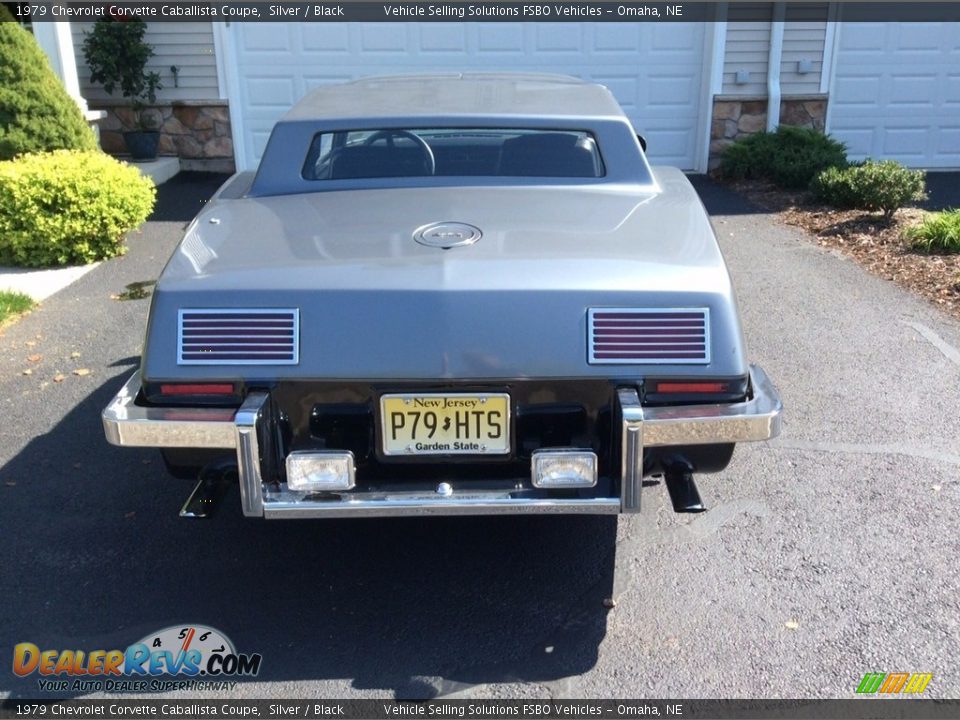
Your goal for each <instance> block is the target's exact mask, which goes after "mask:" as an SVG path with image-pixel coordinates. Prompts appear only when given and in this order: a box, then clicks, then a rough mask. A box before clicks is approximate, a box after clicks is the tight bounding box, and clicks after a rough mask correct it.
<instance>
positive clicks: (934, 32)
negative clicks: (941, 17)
mask: <svg viewBox="0 0 960 720" xmlns="http://www.w3.org/2000/svg"><path fill="white" fill-rule="evenodd" d="M838 32H839V33H840V36H839V45H838V49H837V58H836V70H835V75H834V82H833V90H832V91H831V93H830V108H829V113H830V118H829V125H828V129H829V131H830V132H831V133H833V134H834V135H835V136H836V137H837V138H839V139H840V140H842V141H844V142H845V143H847V147H848V152H849V154H850V156H851V157H853V158H857V159H862V158H864V157H867V156H870V157H874V158H890V159H893V160H899V161H900V162H902V163H904V164H905V165H910V166H912V167H927V168H956V167H960V24H958V23H892V22H891V23H840V26H839V30H838Z"/></svg>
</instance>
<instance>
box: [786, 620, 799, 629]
mask: <svg viewBox="0 0 960 720" xmlns="http://www.w3.org/2000/svg"><path fill="white" fill-rule="evenodd" d="M784 626H785V627H786V628H787V630H796V629H797V628H798V627H800V623H798V622H797V621H796V620H787V621H786V622H785V623H784Z"/></svg>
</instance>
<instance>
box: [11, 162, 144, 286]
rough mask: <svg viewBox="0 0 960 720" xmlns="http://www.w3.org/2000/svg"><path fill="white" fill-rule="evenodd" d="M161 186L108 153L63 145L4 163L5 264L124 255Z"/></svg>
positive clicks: (86, 260) (68, 261)
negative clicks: (128, 239)
mask: <svg viewBox="0 0 960 720" xmlns="http://www.w3.org/2000/svg"><path fill="white" fill-rule="evenodd" d="M155 199H156V188H155V187H154V185H153V182H152V181H151V180H150V179H149V178H146V177H143V176H142V175H141V174H140V171H139V170H137V169H136V168H133V167H130V166H128V165H124V164H123V163H120V162H118V161H116V160H114V159H113V158H111V157H110V156H108V155H104V154H103V153H102V152H99V151H95V152H83V151H75V150H57V151H54V152H51V153H36V154H30V155H22V156H20V157H18V158H15V159H13V160H7V161H3V162H0V264H4V265H11V264H12V265H21V266H24V267H43V266H49V265H68V264H75V263H90V262H94V261H96V260H102V259H104V258H109V257H114V256H115V255H120V254H122V253H123V252H125V248H124V246H123V238H124V235H125V234H126V233H127V232H129V231H130V230H133V229H134V228H136V227H138V226H139V225H140V224H141V223H143V221H144V220H146V219H147V216H148V215H149V214H150V212H151V210H153V204H154V201H155Z"/></svg>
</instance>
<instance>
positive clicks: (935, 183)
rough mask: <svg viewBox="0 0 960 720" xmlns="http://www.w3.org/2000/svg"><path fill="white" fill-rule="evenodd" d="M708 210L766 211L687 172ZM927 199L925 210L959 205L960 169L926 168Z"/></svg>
mask: <svg viewBox="0 0 960 720" xmlns="http://www.w3.org/2000/svg"><path fill="white" fill-rule="evenodd" d="M687 177H688V178H689V179H690V182H691V183H692V184H693V187H694V188H695V189H696V191H697V194H698V195H700V200H701V201H703V204H704V206H705V207H706V208H707V212H708V213H710V214H711V215H754V214H758V213H759V214H763V213H769V212H770V211H769V210H764V209H763V208H761V207H760V206H758V205H754V204H753V203H751V202H750V201H749V200H748V199H747V198H745V197H744V196H743V195H740V194H739V193H736V192H734V191H733V190H731V189H729V188H727V187H726V186H724V185H723V184H721V183H718V182H716V181H715V180H713V179H712V178H710V177H709V176H708V175H687ZM927 196H928V197H927V199H926V200H925V201H924V202H922V203H918V207H922V208H923V209H924V210H947V209H950V208H960V172H957V171H944V172H937V171H932V170H931V171H929V172H928V173H927Z"/></svg>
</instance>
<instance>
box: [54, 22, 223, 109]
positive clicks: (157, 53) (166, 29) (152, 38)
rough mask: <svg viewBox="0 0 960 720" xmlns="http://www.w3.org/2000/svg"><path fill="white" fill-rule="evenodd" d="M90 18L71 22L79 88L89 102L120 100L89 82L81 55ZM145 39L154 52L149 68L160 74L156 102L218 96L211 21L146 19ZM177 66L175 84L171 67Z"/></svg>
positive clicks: (100, 102)
mask: <svg viewBox="0 0 960 720" xmlns="http://www.w3.org/2000/svg"><path fill="white" fill-rule="evenodd" d="M92 26H93V23H92V22H74V23H71V30H72V31H73V45H74V48H75V50H76V56H77V75H78V77H79V80H80V90H81V92H82V93H83V96H84V97H85V98H87V100H89V101H91V105H98V104H101V105H102V104H104V102H103V101H106V102H108V103H109V102H112V101H121V100H122V98H121V97H120V96H119V94H118V93H117V92H116V91H115V92H114V95H113V96H111V95H108V94H107V93H106V92H104V90H103V88H102V87H100V86H99V85H93V84H91V83H90V68H88V67H87V63H86V61H85V60H84V57H83V35H84V32H85V31H89V29H90V28H91V27H92ZM145 40H146V41H147V42H148V43H150V45H152V46H153V51H154V56H153V57H152V58H151V59H150V62H149V63H148V68H149V69H151V70H155V71H156V72H157V73H159V74H160V81H161V83H162V84H163V89H162V90H160V91H159V92H158V93H157V102H158V103H160V104H163V103H172V102H175V101H204V100H217V99H219V98H220V89H219V86H218V84H217V60H216V57H215V55H214V50H213V24H212V23H210V22H154V23H147V32H146V36H145ZM172 65H176V66H177V67H178V68H179V73H178V78H177V82H176V86H175V85H174V76H173V73H171V72H170V67H171V66H172Z"/></svg>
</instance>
